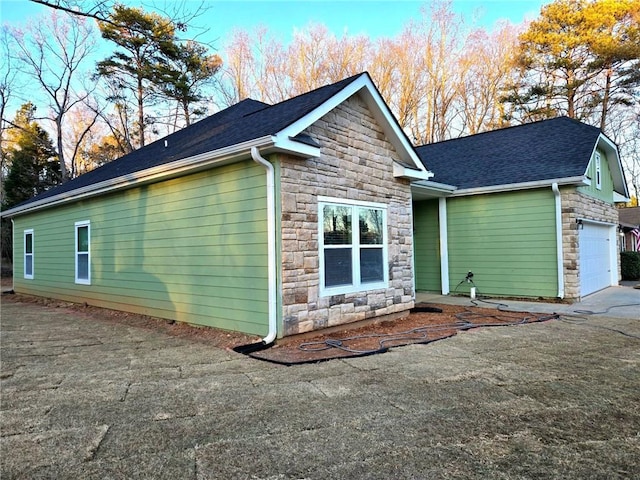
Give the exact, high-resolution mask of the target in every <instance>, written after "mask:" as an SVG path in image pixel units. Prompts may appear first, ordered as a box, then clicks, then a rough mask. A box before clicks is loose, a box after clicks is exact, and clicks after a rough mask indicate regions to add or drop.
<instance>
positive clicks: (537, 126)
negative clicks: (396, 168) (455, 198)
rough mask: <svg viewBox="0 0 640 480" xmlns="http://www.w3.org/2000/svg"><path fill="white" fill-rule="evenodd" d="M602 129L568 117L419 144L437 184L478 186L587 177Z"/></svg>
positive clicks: (420, 151) (424, 159)
mask: <svg viewBox="0 0 640 480" xmlns="http://www.w3.org/2000/svg"><path fill="white" fill-rule="evenodd" d="M599 135H600V130H599V129H598V128H596V127H592V126H590V125H586V124H584V123H581V122H578V121H577V120H573V119H570V118H568V117H558V118H553V119H550V120H544V121H540V122H535V123H529V124H525V125H519V126H517V127H509V128H503V129H500V130H493V131H491V132H486V133H480V134H478V135H472V136H469V137H462V138H457V139H454V140H447V141H444V142H438V143H432V144H429V145H424V146H421V147H417V148H416V152H417V153H418V155H419V157H420V159H421V161H422V163H423V164H424V165H425V167H426V168H428V169H429V170H431V171H432V172H433V173H434V177H433V178H432V180H433V181H434V182H439V183H445V184H448V185H454V186H456V187H458V188H479V187H488V186H495V185H508V184H513V183H524V182H533V181H541V180H551V179H559V178H568V177H577V176H580V175H584V173H585V171H586V169H587V166H588V164H589V161H590V159H591V154H592V152H593V149H594V147H595V146H596V143H597V141H598V137H599Z"/></svg>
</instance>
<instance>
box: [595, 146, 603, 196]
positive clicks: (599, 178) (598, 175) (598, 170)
mask: <svg viewBox="0 0 640 480" xmlns="http://www.w3.org/2000/svg"><path fill="white" fill-rule="evenodd" d="M595 161H596V188H597V189H598V190H602V164H601V160H600V152H596V155H595Z"/></svg>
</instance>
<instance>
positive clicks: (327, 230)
mask: <svg viewBox="0 0 640 480" xmlns="http://www.w3.org/2000/svg"><path fill="white" fill-rule="evenodd" d="M318 200H319V201H318V238H319V241H318V243H319V250H320V251H319V257H320V296H328V295H338V294H343V293H352V292H359V291H364V290H373V289H377V288H387V286H388V284H389V273H388V269H387V257H388V246H387V206H386V205H384V204H379V203H369V202H356V201H349V200H341V199H334V198H326V197H320V198H319V199H318ZM354 227H355V228H354Z"/></svg>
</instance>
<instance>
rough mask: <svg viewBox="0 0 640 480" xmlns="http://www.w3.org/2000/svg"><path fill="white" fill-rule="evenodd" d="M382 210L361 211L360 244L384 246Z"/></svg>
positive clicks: (365, 209) (368, 209)
mask: <svg viewBox="0 0 640 480" xmlns="http://www.w3.org/2000/svg"><path fill="white" fill-rule="evenodd" d="M382 229H383V223H382V210H377V209H373V208H361V209H360V244H361V245H382Z"/></svg>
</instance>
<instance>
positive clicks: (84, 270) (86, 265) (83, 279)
mask: <svg viewBox="0 0 640 480" xmlns="http://www.w3.org/2000/svg"><path fill="white" fill-rule="evenodd" d="M75 233H76V234H75V237H76V238H75V244H76V245H75V247H76V255H75V256H76V283H81V284H83V285H90V284H91V224H90V222H89V220H85V221H82V222H76V232H75Z"/></svg>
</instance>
